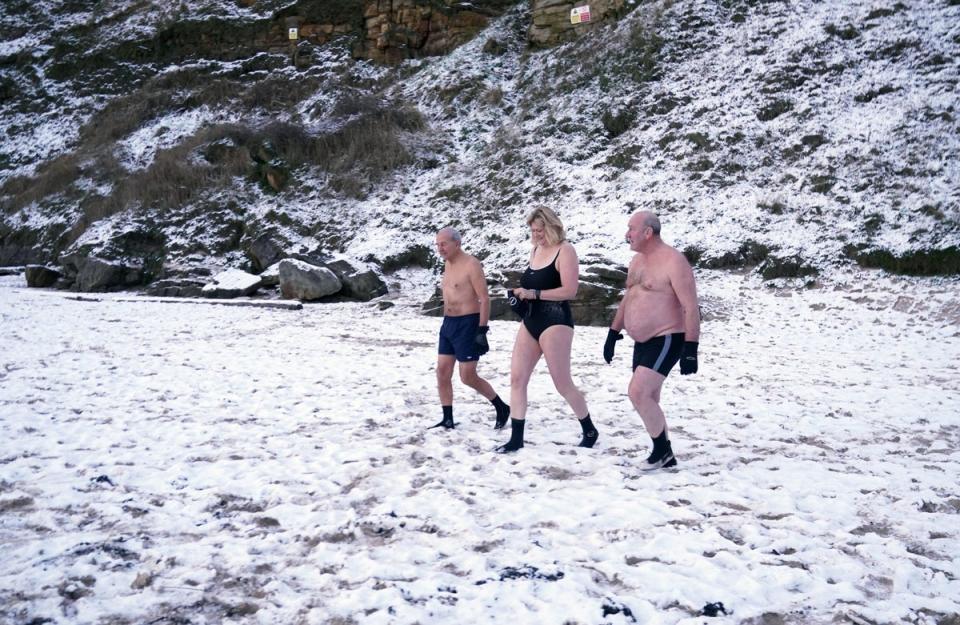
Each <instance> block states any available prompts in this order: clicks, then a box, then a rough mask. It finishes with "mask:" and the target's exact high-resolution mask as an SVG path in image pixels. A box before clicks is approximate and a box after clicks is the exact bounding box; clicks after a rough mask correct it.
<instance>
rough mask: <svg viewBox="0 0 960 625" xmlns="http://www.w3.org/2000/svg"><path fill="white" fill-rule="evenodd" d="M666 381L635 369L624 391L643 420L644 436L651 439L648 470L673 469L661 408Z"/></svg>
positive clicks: (654, 372) (646, 371)
mask: <svg viewBox="0 0 960 625" xmlns="http://www.w3.org/2000/svg"><path fill="white" fill-rule="evenodd" d="M665 379H666V378H665V377H664V376H662V375H660V374H659V373H657V372H656V371H653V370H652V369H647V368H646V367H637V368H636V369H635V370H634V372H633V377H632V378H631V379H630V385H629V387H627V395H628V396H629V397H630V402H631V403H632V404H633V407H634V409H635V410H636V411H637V413H638V414H639V415H640V418H641V419H643V425H644V427H645V428H646V429H647V434H649V435H650V438H651V439H653V453H651V454H650V456H649V457H648V458H647V466H646V467H645V468H648V469H659V468H660V467H672V466H676V464H677V461H676V459H675V458H674V457H673V448H672V447H671V445H670V440H669V438H668V437H667V420H666V418H665V417H664V415H663V410H662V409H661V408H660V389H661V388H662V387H663V381H664V380H665Z"/></svg>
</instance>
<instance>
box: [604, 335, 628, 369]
mask: <svg viewBox="0 0 960 625" xmlns="http://www.w3.org/2000/svg"><path fill="white" fill-rule="evenodd" d="M622 338H623V335H622V334H620V333H619V332H617V331H616V330H614V329H612V328H611V329H610V330H609V331H608V332H607V341H606V342H605V343H604V344H603V359H604V360H606V361H607V364H608V365H609V364H610V363H611V362H613V350H614V349H615V348H616V347H617V341H619V340H620V339H622Z"/></svg>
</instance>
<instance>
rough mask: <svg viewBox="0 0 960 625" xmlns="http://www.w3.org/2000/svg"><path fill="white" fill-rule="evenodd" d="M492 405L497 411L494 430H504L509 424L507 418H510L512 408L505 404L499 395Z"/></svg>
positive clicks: (492, 401) (492, 400)
mask: <svg viewBox="0 0 960 625" xmlns="http://www.w3.org/2000/svg"><path fill="white" fill-rule="evenodd" d="M490 403H491V404H493V407H494V408H496V409H497V421H496V423H494V424H493V429H495V430H500V429H503V426H505V425H506V424H507V418H508V417H509V416H510V406H508V405H506V404H505V403H503V400H502V399H500V396H499V395H496V396H494V398H493V399H491V400H490Z"/></svg>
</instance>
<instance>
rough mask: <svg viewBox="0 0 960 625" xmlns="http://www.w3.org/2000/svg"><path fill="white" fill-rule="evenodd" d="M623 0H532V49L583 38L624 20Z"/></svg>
mask: <svg viewBox="0 0 960 625" xmlns="http://www.w3.org/2000/svg"><path fill="white" fill-rule="evenodd" d="M624 3H625V2H624V0H577V1H576V2H570V0H531V9H532V12H533V21H532V22H531V24H530V30H529V31H528V32H527V38H528V40H529V42H530V45H533V46H539V47H546V46H552V45H556V44H558V43H561V42H563V41H568V40H570V39H574V38H576V37H580V36H582V35H584V34H586V33H588V32H590V31H591V30H593V29H595V28H596V27H597V26H599V25H600V24H603V23H604V22H609V21H611V20H613V19H616V18H618V17H620V16H621V14H622V12H623V10H624ZM574 9H578V10H577V11H576V16H574V14H573V11H574Z"/></svg>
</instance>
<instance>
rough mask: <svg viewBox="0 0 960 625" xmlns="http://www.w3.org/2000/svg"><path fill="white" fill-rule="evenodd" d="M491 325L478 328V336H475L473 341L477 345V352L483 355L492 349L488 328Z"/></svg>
mask: <svg viewBox="0 0 960 625" xmlns="http://www.w3.org/2000/svg"><path fill="white" fill-rule="evenodd" d="M489 329H490V327H489V326H480V327H479V328H477V336H475V337H474V339H473V342H474V344H475V345H476V346H477V354H479V355H480V356H483V355H484V354H486V353H487V352H489V351H490V344H489V343H487V330H489Z"/></svg>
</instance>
